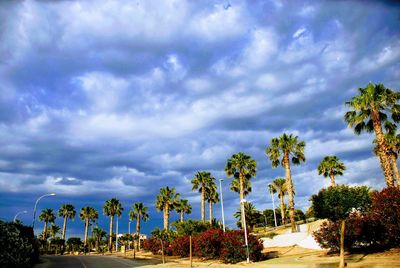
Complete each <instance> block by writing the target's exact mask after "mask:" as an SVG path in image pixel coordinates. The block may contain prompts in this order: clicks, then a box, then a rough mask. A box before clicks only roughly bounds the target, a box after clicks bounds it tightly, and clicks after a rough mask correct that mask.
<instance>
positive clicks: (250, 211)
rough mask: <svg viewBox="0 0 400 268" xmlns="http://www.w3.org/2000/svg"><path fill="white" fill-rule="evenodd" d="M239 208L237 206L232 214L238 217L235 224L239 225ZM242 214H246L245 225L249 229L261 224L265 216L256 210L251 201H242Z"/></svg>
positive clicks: (240, 224)
mask: <svg viewBox="0 0 400 268" xmlns="http://www.w3.org/2000/svg"><path fill="white" fill-rule="evenodd" d="M241 214H242V212H241V208H238V210H237V211H236V213H235V214H234V217H235V218H237V219H239V220H238V221H237V226H238V227H241V226H242V223H241ZM244 214H245V215H246V226H247V228H248V229H249V230H251V229H253V228H254V226H256V225H258V224H263V223H265V218H264V216H263V214H262V213H261V212H260V211H258V210H256V208H255V206H254V205H253V204H252V203H251V202H245V203H244Z"/></svg>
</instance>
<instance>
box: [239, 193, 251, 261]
mask: <svg viewBox="0 0 400 268" xmlns="http://www.w3.org/2000/svg"><path fill="white" fill-rule="evenodd" d="M244 203H246V199H242V200H240V204H241V207H242V214H243V224H244V242H245V244H246V253H247V263H249V262H250V260H249V259H250V258H249V243H248V241H247V226H246V214H245V213H244Z"/></svg>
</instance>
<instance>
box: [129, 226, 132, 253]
mask: <svg viewBox="0 0 400 268" xmlns="http://www.w3.org/2000/svg"><path fill="white" fill-rule="evenodd" d="M131 222H132V221H131V219H129V224H128V232H129V242H128V250H131V241H130V238H131Z"/></svg>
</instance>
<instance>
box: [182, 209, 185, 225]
mask: <svg viewBox="0 0 400 268" xmlns="http://www.w3.org/2000/svg"><path fill="white" fill-rule="evenodd" d="M184 215H185V212H184V211H183V210H181V222H184V221H185V219H184Z"/></svg>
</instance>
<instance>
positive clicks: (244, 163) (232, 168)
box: [225, 152, 257, 229]
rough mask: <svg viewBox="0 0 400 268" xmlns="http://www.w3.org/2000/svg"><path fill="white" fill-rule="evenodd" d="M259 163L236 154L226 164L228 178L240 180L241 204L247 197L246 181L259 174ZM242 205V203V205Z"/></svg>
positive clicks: (243, 155) (248, 157)
mask: <svg viewBox="0 0 400 268" xmlns="http://www.w3.org/2000/svg"><path fill="white" fill-rule="evenodd" d="M256 170H257V162H256V161H255V160H253V159H252V158H251V156H248V155H246V154H244V153H242V152H239V153H237V154H234V155H232V156H231V158H229V159H228V160H227V162H226V166H225V172H226V175H227V176H228V177H232V176H233V177H234V178H239V189H240V191H239V195H240V202H242V200H243V199H244V196H245V194H244V193H245V184H244V183H245V180H249V181H250V179H251V177H254V176H256V174H257V171H256ZM240 204H241V203H240ZM243 217H244V215H242V218H241V222H242V229H244V221H243Z"/></svg>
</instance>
